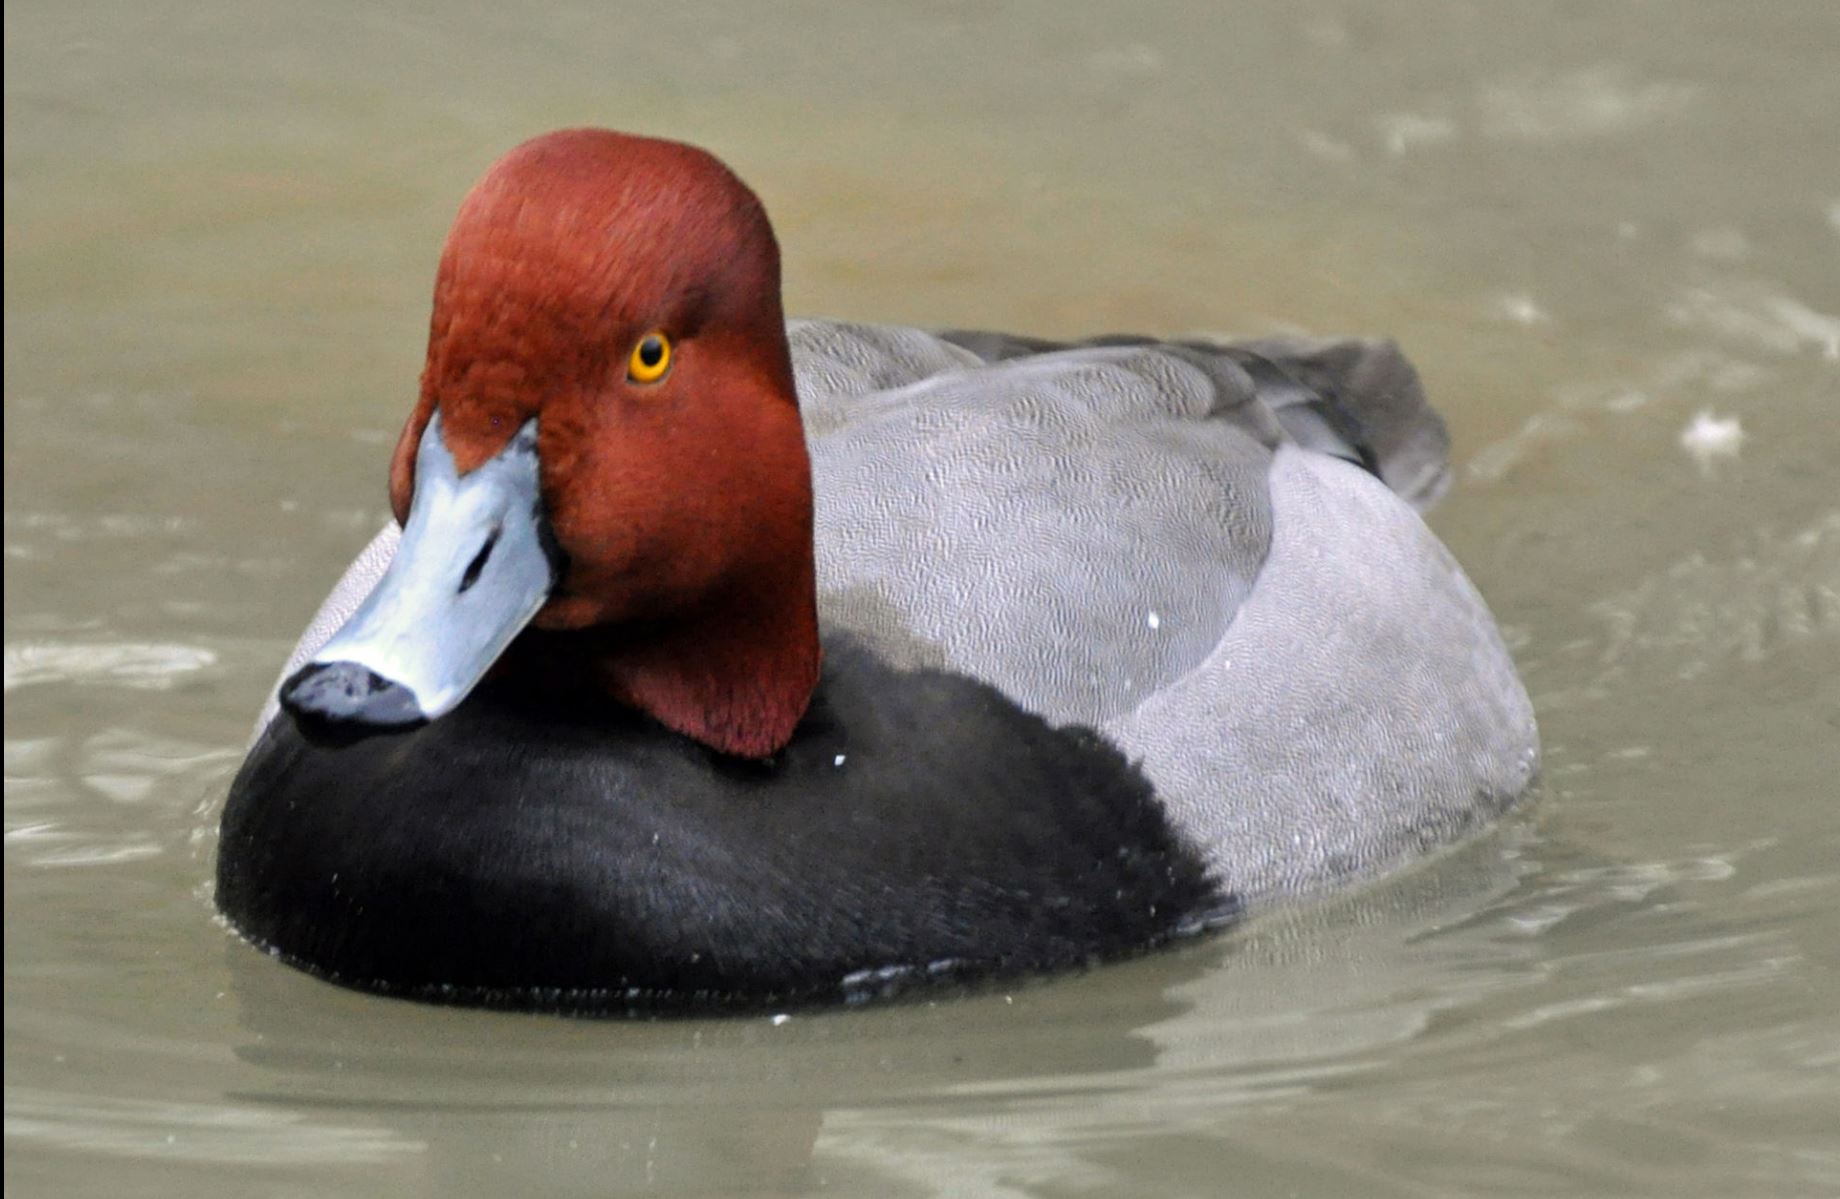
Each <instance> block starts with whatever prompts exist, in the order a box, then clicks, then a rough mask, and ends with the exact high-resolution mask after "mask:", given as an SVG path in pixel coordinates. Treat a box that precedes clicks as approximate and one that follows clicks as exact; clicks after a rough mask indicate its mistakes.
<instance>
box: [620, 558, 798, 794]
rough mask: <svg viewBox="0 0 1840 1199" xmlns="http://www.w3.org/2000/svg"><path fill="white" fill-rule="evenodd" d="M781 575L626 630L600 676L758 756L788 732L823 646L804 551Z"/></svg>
mask: <svg viewBox="0 0 1840 1199" xmlns="http://www.w3.org/2000/svg"><path fill="white" fill-rule="evenodd" d="M789 565H790V566H791V567H792V569H789V570H787V571H786V572H785V574H786V577H785V578H784V579H782V580H779V581H777V582H773V581H766V580H760V579H750V580H748V582H747V583H745V584H743V585H740V586H737V587H735V588H734V589H733V590H732V591H730V592H728V593H726V594H724V595H721V596H718V597H714V598H713V599H712V600H711V601H710V602H709V603H707V604H705V605H700V606H699V607H698V608H697V609H696V610H694V611H692V612H688V613H677V614H673V615H672V616H671V617H669V618H667V619H664V620H660V621H655V622H647V623H645V624H644V625H642V626H638V627H634V628H631V629H622V630H620V631H619V632H617V633H615V634H614V635H613V636H611V637H610V638H609V639H608V643H607V645H606V646H605V647H604V650H603V652H602V653H601V654H600V655H598V661H597V662H596V674H597V675H598V676H599V680H600V682H601V684H602V686H603V687H604V688H605V689H606V690H607V691H608V692H609V693H610V694H612V695H613V697H614V698H615V699H618V700H619V701H620V702H622V703H624V704H626V705H628V706H630V707H634V708H637V709H639V710H640V711H642V712H644V713H646V714H647V715H649V716H651V717H652V718H653V719H655V720H657V721H658V722H659V723H660V724H662V725H664V726H665V727H666V728H669V729H672V730H675V731H676V732H679V733H682V734H684V735H685V736H687V737H690V738H692V739H694V740H697V741H700V742H702V743H703V744H705V745H707V746H709V747H711V748H712V749H715V750H718V751H720V752H722V753H725V754H732V755H734V756H736V757H742V758H764V757H768V756H770V755H771V754H774V753H776V752H778V751H779V750H780V749H782V748H784V747H785V745H786V743H787V742H788V741H790V740H791V739H792V733H793V730H794V728H796V727H797V725H798V723H799V721H800V719H801V718H803V717H804V715H805V710H806V708H807V707H809V706H810V704H811V696H812V692H813V690H815V689H816V687H817V684H818V670H819V666H820V664H821V660H822V651H821V650H820V647H819V644H818V608H817V597H816V594H815V585H814V577H813V571H812V563H811V554H810V550H809V549H807V550H806V552H805V554H804V561H803V563H802V566H803V569H802V570H800V569H798V566H799V564H797V563H794V564H789Z"/></svg>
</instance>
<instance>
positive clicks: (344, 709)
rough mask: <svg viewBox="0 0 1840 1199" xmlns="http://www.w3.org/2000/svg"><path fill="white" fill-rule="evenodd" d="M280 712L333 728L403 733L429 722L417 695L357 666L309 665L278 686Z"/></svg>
mask: <svg viewBox="0 0 1840 1199" xmlns="http://www.w3.org/2000/svg"><path fill="white" fill-rule="evenodd" d="M281 706H282V707H284V708H286V709H287V710H288V711H290V712H292V713H293V714H294V715H295V716H297V717H301V718H306V719H313V720H322V721H327V722H329V723H332V724H362V725H371V726H373V727H376V728H402V727H405V726H407V725H414V724H421V723H423V722H424V721H426V720H427V719H428V717H427V715H426V714H425V713H423V711H422V706H421V704H420V703H418V702H416V698H415V692H413V691H411V690H409V689H408V688H407V687H405V686H403V685H402V684H401V683H398V682H396V681H395V680H393V679H386V678H384V677H383V676H382V675H380V674H378V673H377V672H376V671H374V670H372V669H370V668H369V667H367V666H363V665H360V664H359V663H357V662H309V663H307V664H306V665H305V666H303V667H301V668H300V669H299V670H297V671H295V672H294V674H293V676H292V677H290V678H289V679H288V681H287V682H285V683H283V684H282V685H281Z"/></svg>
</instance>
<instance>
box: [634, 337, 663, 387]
mask: <svg viewBox="0 0 1840 1199" xmlns="http://www.w3.org/2000/svg"><path fill="white" fill-rule="evenodd" d="M670 369H671V339H670V338H668V337H666V336H665V335H664V334H662V333H647V334H646V335H645V336H644V337H641V338H640V339H639V344H638V345H635V346H634V347H633V351H632V357H631V358H628V359H627V360H626V377H627V378H628V379H631V380H632V381H633V382H634V383H656V382H658V380H660V379H662V378H664V373H665V372H666V371H668V370H670Z"/></svg>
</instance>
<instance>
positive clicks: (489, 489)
mask: <svg viewBox="0 0 1840 1199" xmlns="http://www.w3.org/2000/svg"><path fill="white" fill-rule="evenodd" d="M390 501H391V505H392V507H393V508H394V510H395V513H396V519H397V520H398V521H399V522H400V523H401V524H402V526H403V536H402V542H401V545H400V547H399V548H398V550H397V553H396V557H395V559H394V560H393V561H392V563H391V564H390V567H389V570H388V571H387V573H386V574H385V575H384V577H383V579H382V580H381V581H380V582H379V583H378V585H377V587H376V589H375V590H374V591H373V592H372V593H371V594H370V596H369V597H368V598H367V599H366V600H365V601H364V603H363V604H362V605H361V606H360V607H359V608H358V610H357V611H356V612H355V613H354V614H353V615H352V617H351V619H350V620H349V621H348V622H347V623H346V624H345V625H344V626H343V627H342V628H341V629H340V630H339V631H338V632H337V633H335V634H334V635H333V637H332V639H331V640H330V641H328V642H327V643H326V645H325V646H323V647H322V648H321V649H320V651H319V652H318V653H317V654H316V655H315V657H314V658H313V660H312V661H310V662H309V663H308V664H307V665H306V666H305V667H303V668H302V669H301V670H300V671H299V672H298V673H296V674H295V675H294V676H292V677H291V678H290V679H289V680H288V681H287V682H286V683H285V684H284V685H283V688H282V696H281V698H282V703H283V704H284V705H285V706H286V707H287V708H288V709H289V710H290V711H292V712H293V713H295V715H296V716H300V717H305V718H309V719H316V720H322V721H331V722H336V723H344V724H356V725H372V726H380V727H389V726H400V725H410V724H416V723H420V722H422V721H426V720H434V719H438V718H439V717H440V716H441V715H442V714H443V713H445V712H448V711H451V710H452V709H453V708H454V707H455V706H456V705H458V704H459V703H460V702H461V701H462V700H463V699H464V698H465V697H466V695H467V694H468V693H469V692H470V691H471V690H472V688H473V687H474V686H475V685H476V684H477V683H478V682H479V681H480V680H481V679H482V678H483V677H485V675H486V674H487V672H488V671H490V670H492V669H493V668H494V666H495V664H497V663H500V662H501V660H503V659H506V658H508V657H510V658H515V657H517V656H518V655H519V654H520V653H524V652H525V651H527V650H528V649H529V647H530V646H531V645H532V644H533V643H537V642H545V640H546V637H545V634H556V636H552V637H547V644H548V645H549V646H550V650H551V652H550V653H549V655H548V657H547V659H546V660H547V661H548V662H550V663H551V664H555V663H556V662H558V660H559V655H558V654H557V653H555V652H554V651H555V647H556V646H557V645H566V646H567V647H568V648H567V650H566V653H565V654H564V655H560V656H565V657H566V658H567V659H568V661H569V664H570V667H571V669H572V670H574V671H576V672H577V673H579V674H580V675H582V676H583V677H586V678H589V679H591V680H592V685H593V686H596V687H598V688H600V689H601V690H603V691H605V692H606V693H607V694H608V695H610V696H612V697H613V698H614V699H616V700H618V701H620V702H622V703H625V704H628V705H630V706H632V707H635V708H638V709H640V710H642V711H644V712H646V713H649V714H650V715H651V716H653V717H655V718H656V719H657V720H659V721H660V722H661V723H663V724H664V725H666V726H667V727H669V728H672V729H675V730H677V731H679V732H681V733H684V734H686V735H688V736H690V737H693V738H695V739H697V740H699V741H702V742H704V743H705V744H707V745H709V746H711V747H713V748H715V749H717V750H720V751H722V752H725V753H729V754H735V755H740V756H746V757H761V756H765V755H768V754H771V753H772V752H774V751H775V750H777V749H778V748H780V747H781V746H783V745H784V744H785V743H786V741H787V740H788V739H789V738H790V737H791V735H792V730H793V728H794V726H795V725H796V724H797V723H798V720H799V718H800V717H801V716H802V715H803V713H804V711H805V708H806V706H807V704H808V703H809V701H810V697H811V692H812V689H813V687H814V686H815V685H816V682H817V676H818V666H819V648H818V635H817V606H816V598H815V585H814V577H813V567H812V540H811V537H812V532H811V529H812V500H811V470H810V464H809V461H808V459H807V456H806V450H805V441H804V433H803V429H802V427H801V425H800V421H799V412H798V403H797V399H796V395H795V392H794V387H793V378H792V364H791V356H790V351H789V350H788V348H787V344H786V333H785V319H784V315H783V312H782V309H781V303H780V279H779V250H778V247H777V245H776V243H775V241H774V237H773V231H772V228H771V226H770V225H769V224H768V222H767V217H766V213H765V211H764V210H763V209H762V207H761V205H760V202H759V200H757V199H756V198H755V196H754V195H753V193H752V192H750V191H749V190H748V188H747V187H746V186H745V185H744V184H742V183H741V181H740V180H739V179H737V178H736V177H735V176H734V175H733V174H732V173H730V172H729V170H728V169H727V168H726V167H724V166H723V165H722V164H721V163H720V162H718V161H717V160H716V159H715V158H713V157H711V156H710V155H708V154H706V153H704V152H703V151H701V150H697V149H695V148H693V147H690V146H685V145H679V144H677V143H673V142H664V141H656V140H652V139H647V138H638V137H629V136H625V135H622V134H617V133H611V132H608V131H605V130H594V129H574V130H565V131H563V132H559V133H553V134H549V135H547V136H544V137H540V138H537V139H535V140H534V141H530V142H527V143H525V144H524V145H522V146H519V147H518V148H517V149H515V150H513V151H511V152H510V153H509V154H507V155H506V156H505V157H504V158H502V159H500V160H499V161H498V162H497V163H496V164H495V165H494V166H493V167H492V168H491V169H490V170H489V171H488V172H487V173H486V176H485V178H484V179H482V180H481V181H480V182H479V183H478V185H476V186H475V187H474V188H473V190H472V191H471V193H469V194H468V196H467V197H466V200H465V201H464V203H463V204H462V205H461V208H460V213H459V216H458V217H457V218H456V220H455V222H454V227H453V231H452V232H451V233H450V234H449V235H448V238H447V243H446V246H445V248H444V250H443V251H442V255H441V263H440V269H439V272H438V274H437V276H436V280H435V290H434V314H433V319H432V322H431V327H430V330H429V337H428V358H427V363H426V366H425V367H424V369H423V371H422V380H421V393H420V398H419V400H418V402H417V404H416V406H415V409H414V411H413V412H412V413H411V415H410V417H409V420H408V423H407V425H406V426H405V427H404V429H403V433H402V438H401V440H400V441H399V442H398V443H397V447H396V452H395V455H394V457H393V459H392V461H391V464H390ZM526 629H534V630H541V631H543V633H538V634H537V635H535V636H532V635H531V634H528V633H526V632H525V630H526ZM525 656H526V657H529V656H530V655H529V654H528V653H526V654H525Z"/></svg>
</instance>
